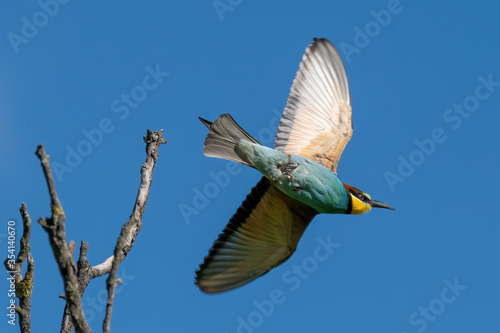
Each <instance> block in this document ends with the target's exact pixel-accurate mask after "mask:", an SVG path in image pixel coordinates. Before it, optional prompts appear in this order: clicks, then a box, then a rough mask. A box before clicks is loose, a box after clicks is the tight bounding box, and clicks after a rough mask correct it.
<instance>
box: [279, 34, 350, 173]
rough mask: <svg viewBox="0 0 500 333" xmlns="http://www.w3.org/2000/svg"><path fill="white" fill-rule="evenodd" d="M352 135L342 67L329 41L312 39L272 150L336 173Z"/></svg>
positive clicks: (347, 95) (294, 82) (346, 86)
mask: <svg viewBox="0 0 500 333" xmlns="http://www.w3.org/2000/svg"><path fill="white" fill-rule="evenodd" d="M351 135H352V119H351V97H350V95H349V84H348V81H347V75H346V72H345V69H344V65H343V63H342V60H341V58H340V55H339V53H338V52H337V50H336V49H335V47H334V46H333V45H332V44H331V43H330V42H329V41H327V40H326V39H315V40H314V42H313V43H312V44H311V45H310V46H309V47H308V48H307V49H306V53H305V54H304V56H303V59H302V62H301V64H300V69H299V71H298V72H297V75H296V77H295V80H294V81H293V85H292V88H291V90H290V96H289V97H288V101H287V104H286V107H285V111H284V112H283V116H282V118H281V121H280V124H279V126H278V133H277V135H276V140H275V148H276V149H277V150H279V151H282V152H285V153H288V154H298V155H302V156H304V157H307V158H310V159H312V160H314V161H316V162H318V163H320V164H322V165H323V166H325V167H327V168H329V169H330V170H332V171H333V172H336V171H337V165H338V161H339V159H340V155H342V152H343V150H344V148H345V146H346V145H347V142H349V139H350V138H351Z"/></svg>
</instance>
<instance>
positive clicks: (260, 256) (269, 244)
mask: <svg viewBox="0 0 500 333" xmlns="http://www.w3.org/2000/svg"><path fill="white" fill-rule="evenodd" d="M351 110H352V108H351V96H350V92H349V84H348V81H347V75H346V72H345V68H344V65H343V63H342V59H341V57H340V55H339V52H338V51H337V50H336V48H335V47H334V46H333V44H332V43H330V42H329V41H328V40H327V39H324V38H314V39H313V42H312V43H311V44H310V45H309V46H308V47H307V48H306V51H305V54H304V55H303V57H302V62H301V63H300V66H299V70H298V72H297V74H296V77H295V79H294V81H293V84H292V87H291V89H290V94H289V97H288V100H287V103H286V106H285V110H284V112H283V115H282V117H281V120H280V122H279V125H278V129H277V134H276V137H275V143H274V149H272V148H268V147H265V146H264V145H262V144H260V143H259V142H258V141H257V140H256V139H254V138H253V137H252V136H251V135H250V134H248V133H247V132H246V131H244V130H243V129H242V128H241V127H240V126H239V125H238V123H236V121H235V120H234V119H233V118H232V117H231V115H229V114H222V115H221V116H220V117H219V118H218V119H217V120H215V121H214V122H210V121H208V120H205V119H203V118H199V119H200V120H201V122H202V123H203V124H204V125H205V126H206V127H207V128H208V130H209V132H208V135H207V137H206V139H205V142H204V147H203V151H204V155H205V156H207V157H216V158H222V159H226V160H230V161H234V162H237V163H241V164H244V165H247V166H249V167H252V168H255V169H257V171H259V172H260V173H261V174H262V178H261V179H260V181H259V182H258V183H257V185H256V186H255V187H254V188H252V190H251V192H250V194H248V195H247V197H246V198H245V200H244V201H243V203H242V204H241V206H240V207H239V208H238V209H237V210H236V213H235V214H234V215H233V216H232V217H231V219H230V220H229V223H228V224H227V226H226V227H225V228H224V230H223V231H222V233H221V234H220V235H219V237H218V238H217V240H215V242H214V244H213V246H212V247H211V249H210V250H209V253H208V255H207V256H206V257H205V258H204V261H203V263H202V264H201V265H200V266H199V269H198V270H197V271H196V272H195V284H196V285H197V286H198V287H199V289H200V290H201V291H203V292H205V293H208V294H214V293H221V292H225V291H229V290H232V289H235V288H238V287H240V286H243V285H245V284H247V283H249V282H250V281H253V280H255V279H256V278H258V277H260V276H262V275H264V274H265V273H267V272H269V271H270V270H271V269H273V268H274V267H276V266H278V265H280V264H282V263H283V262H285V261H286V260H288V258H290V256H291V255H292V254H293V253H294V252H295V250H296V248H297V245H298V243H299V240H300V239H301V237H302V235H303V233H304V231H305V230H306V228H307V226H308V225H309V223H310V222H311V221H312V220H313V218H314V217H315V216H316V215H318V214H363V213H366V212H368V211H370V210H371V208H372V207H379V208H386V209H391V210H395V209H394V208H393V207H391V206H389V205H387V204H385V203H382V202H380V201H376V200H372V199H371V197H370V195H369V194H368V193H366V192H363V191H361V190H359V189H357V188H356V187H354V186H351V185H348V184H345V183H343V182H342V181H341V180H340V179H339V178H338V176H337V165H338V162H339V159H340V156H341V154H342V152H343V150H344V148H345V146H346V145H347V143H348V141H349V140H350V138H351V135H352V111H351Z"/></svg>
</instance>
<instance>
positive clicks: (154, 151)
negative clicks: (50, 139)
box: [103, 130, 167, 333]
mask: <svg viewBox="0 0 500 333" xmlns="http://www.w3.org/2000/svg"><path fill="white" fill-rule="evenodd" d="M144 141H145V142H146V161H145V162H144V164H143V165H142V168H141V183H140V185H139V191H138V192H137V198H136V201H135V205H134V209H133V210H132V215H130V219H129V221H127V222H126V223H125V224H124V225H123V227H122V231H121V233H120V236H119V237H118V242H117V243H116V247H115V252H114V256H113V260H112V266H111V272H110V273H109V276H108V280H107V287H108V302H107V305H106V317H105V318H104V322H103V332H105V333H110V332H111V330H110V325H111V313H112V311H113V300H114V296H115V289H116V286H117V285H118V284H120V283H121V280H119V279H118V280H117V279H116V274H117V271H118V266H119V265H120V264H121V262H122V261H123V260H124V259H125V257H126V256H127V254H128V253H129V251H130V250H131V249H132V246H133V245H134V242H135V238H136V237H137V234H138V233H139V231H140V230H141V228H142V216H143V214H144V210H145V209H146V204H147V201H148V196H149V190H150V188H151V182H152V180H153V169H154V167H155V164H156V160H157V159H158V148H159V147H160V145H161V144H162V143H166V142H167V141H166V140H165V139H163V131H162V130H160V131H158V132H152V131H150V130H148V133H147V135H146V136H144ZM108 260H109V259H108ZM106 262H107V261H106Z"/></svg>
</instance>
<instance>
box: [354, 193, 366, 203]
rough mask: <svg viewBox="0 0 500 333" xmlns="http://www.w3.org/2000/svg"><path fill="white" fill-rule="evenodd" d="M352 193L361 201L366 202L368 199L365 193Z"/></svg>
mask: <svg viewBox="0 0 500 333" xmlns="http://www.w3.org/2000/svg"><path fill="white" fill-rule="evenodd" d="M351 193H352V195H354V196H355V197H356V198H358V199H359V200H361V201H366V197H365V195H364V194H363V193H359V192H354V191H351Z"/></svg>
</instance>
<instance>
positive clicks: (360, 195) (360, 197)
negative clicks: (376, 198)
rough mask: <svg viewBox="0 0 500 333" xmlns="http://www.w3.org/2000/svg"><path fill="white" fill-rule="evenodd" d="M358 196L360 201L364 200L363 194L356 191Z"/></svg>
mask: <svg viewBox="0 0 500 333" xmlns="http://www.w3.org/2000/svg"><path fill="white" fill-rule="evenodd" d="M358 198H359V200H361V201H365V196H364V195H363V194H361V193H358Z"/></svg>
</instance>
